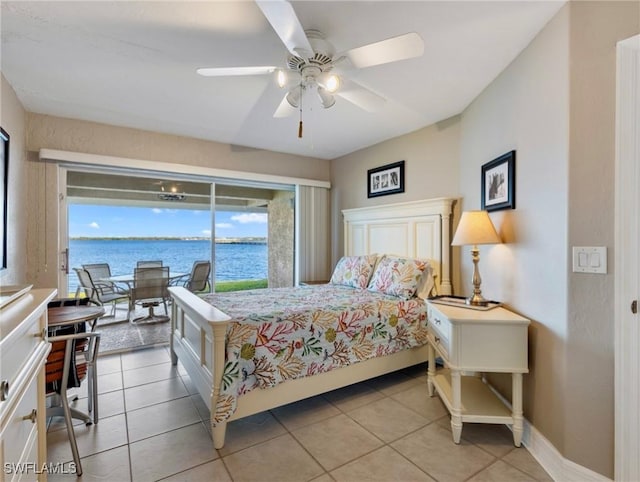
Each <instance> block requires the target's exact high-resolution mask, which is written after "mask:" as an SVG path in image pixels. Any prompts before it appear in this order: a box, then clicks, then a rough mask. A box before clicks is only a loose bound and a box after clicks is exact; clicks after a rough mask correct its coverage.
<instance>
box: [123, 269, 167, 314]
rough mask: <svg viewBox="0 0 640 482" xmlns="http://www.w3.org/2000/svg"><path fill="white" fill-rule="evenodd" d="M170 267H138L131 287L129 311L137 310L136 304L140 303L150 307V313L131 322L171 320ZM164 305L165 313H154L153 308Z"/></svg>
mask: <svg viewBox="0 0 640 482" xmlns="http://www.w3.org/2000/svg"><path fill="white" fill-rule="evenodd" d="M168 288H169V267H167V266H165V267H155V268H136V269H135V270H134V274H133V287H132V288H131V298H130V305H129V312H130V313H131V312H132V311H134V310H135V305H136V304H140V305H141V306H142V307H143V308H149V314H148V315H147V316H142V317H138V318H133V319H131V320H130V321H131V323H141V322H147V323H152V322H159V321H169V316H167V315H166V313H168V312H169V311H168V309H167V301H168V300H169V290H168ZM160 302H162V303H163V305H164V312H165V315H164V316H162V315H160V316H158V315H156V314H154V312H153V308H154V307H156V306H160Z"/></svg>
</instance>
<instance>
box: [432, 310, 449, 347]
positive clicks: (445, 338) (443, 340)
mask: <svg viewBox="0 0 640 482" xmlns="http://www.w3.org/2000/svg"><path fill="white" fill-rule="evenodd" d="M427 317H428V320H429V325H428V329H429V332H430V334H431V339H432V341H433V343H434V346H435V347H436V348H437V349H438V351H440V353H441V354H442V356H444V357H445V358H449V355H450V353H451V323H450V322H449V320H448V319H447V317H446V316H443V315H442V313H440V312H439V311H438V310H436V309H434V308H433V307H432V306H429V307H428V310H427Z"/></svg>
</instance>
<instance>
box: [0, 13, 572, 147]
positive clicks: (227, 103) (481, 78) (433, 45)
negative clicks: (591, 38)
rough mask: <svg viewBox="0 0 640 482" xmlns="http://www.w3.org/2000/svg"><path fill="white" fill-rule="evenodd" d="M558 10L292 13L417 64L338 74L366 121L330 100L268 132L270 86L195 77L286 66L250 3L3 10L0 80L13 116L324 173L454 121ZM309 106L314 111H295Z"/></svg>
mask: <svg viewBox="0 0 640 482" xmlns="http://www.w3.org/2000/svg"><path fill="white" fill-rule="evenodd" d="M563 3H564V2H561V1H549V2H546V1H536V0H533V1H497V2H485V1H470V2H461V1H441V2H436V1H411V2H401V1H376V2H363V1H331V2H329V1H299V2H292V5H293V8H294V10H295V12H296V13H297V15H298V18H299V19H300V22H301V23H302V26H303V27H304V28H305V29H318V30H320V31H322V32H323V33H324V34H325V35H326V36H327V39H328V40H329V41H330V42H331V43H332V44H333V45H334V47H335V48H336V51H338V52H340V51H345V50H348V49H351V48H354V47H358V46H360V45H364V44H368V43H371V42H375V41H378V40H383V39H387V38H390V37H394V36H397V35H400V34H404V33H407V32H417V33H418V34H419V35H420V36H421V37H422V39H423V40H424V45H425V51H424V55H423V56H422V57H419V58H414V59H409V60H403V61H399V62H394V63H391V64H385V65H380V66H375V67H369V68H367V69H361V70H352V71H349V72H348V75H349V78H351V79H354V80H357V81H358V82H359V83H360V84H362V85H364V86H366V87H368V88H369V89H371V90H372V91H374V92H375V93H377V94H379V95H381V96H383V97H384V98H386V99H387V102H386V103H385V104H384V106H383V108H382V109H381V110H380V111H378V112H376V113H368V112H365V111H363V110H361V109H359V108H357V107H355V106H354V105H353V104H350V103H349V102H347V101H345V100H344V99H341V98H338V101H337V102H336V104H335V105H334V106H333V107H331V108H330V109H326V110H325V109H322V107H320V105H319V104H317V105H312V106H311V110H308V108H307V109H305V110H304V112H303V120H304V136H303V138H302V139H298V138H297V128H298V116H297V115H294V116H291V117H286V118H274V117H273V113H274V111H275V109H276V108H277V106H278V105H279V103H280V101H281V99H282V97H283V92H282V91H281V90H280V89H279V88H278V87H277V85H276V83H275V82H274V79H273V78H272V77H271V76H252V77H226V78H225V77H214V78H207V77H202V76H200V75H197V74H196V69H197V68H199V67H237V66H249V65H276V66H280V65H281V66H283V67H284V65H285V60H286V56H287V50H286V48H285V47H284V45H283V44H282V42H281V41H280V39H279V37H278V36H277V35H276V33H275V32H274V30H273V29H272V27H271V26H270V24H269V23H268V22H267V20H266V19H265V18H264V16H263V15H262V12H261V11H260V9H259V8H258V7H257V5H256V4H255V3H253V2H251V1H229V2H221V1H196V2H185V1H168V2H156V1H141V2H124V1H114V2H97V1H70V2H57V1H49V2H43V1H37V2H25V1H17V2H8V1H4V0H3V1H2V2H1V8H2V10H1V22H2V23H1V27H2V30H1V32H2V51H1V57H0V58H1V65H2V73H3V75H4V76H5V78H6V79H7V80H8V81H9V83H10V84H11V85H12V87H13V88H14V89H15V91H16V93H17V95H18V97H19V99H20V101H21V102H22V104H23V105H24V107H25V109H26V110H28V111H30V112H36V113H42V114H50V115H54V116H60V117H69V118H75V119H82V120H88V121H95V122H102V123H107V124H114V125H119V126H126V127H134V128H139V129H145V130H151V131H157V132H163V133H171V134H177V135H182V136H189V137H195V138H200V139H208V140H213V141H219V142H223V143H228V144H234V145H243V146H249V147H253V148H259V149H268V150H272V151H281V152H289V153H294V154H300V155H307V156H312V157H318V158H325V159H333V158H336V157H339V156H341V155H344V154H347V153H350V152H353V151H355V150H358V149H361V148H363V147H366V146H369V145H372V144H375V143H378V142H381V141H383V140H385V139H389V138H392V137H396V136H398V135H401V134H404V133H407V132H411V131H414V130H416V129H419V128H421V127H424V126H426V125H430V124H433V123H435V122H438V121H440V120H443V119H446V118H448V117H451V116H453V115H456V114H459V113H460V112H461V111H462V110H464V109H465V107H467V106H468V105H469V103H470V102H471V101H472V100H473V99H474V98H475V97H476V96H477V95H478V94H479V93H480V92H481V91H482V90H483V89H484V88H485V87H486V86H487V84H489V83H490V82H491V81H492V80H493V79H494V78H495V77H496V76H497V75H498V74H499V73H500V72H501V71H502V70H503V69H504V68H505V67H506V66H507V65H508V64H509V63H510V62H511V61H512V60H513V59H514V58H515V57H516V56H517V55H518V53H519V52H520V51H521V50H522V49H523V48H524V47H526V46H527V45H528V43H529V42H530V41H531V40H532V39H533V38H534V37H535V35H536V34H537V33H538V32H539V31H540V30H541V29H542V27H543V26H544V25H545V24H546V23H547V22H548V21H549V20H550V19H551V17H552V16H553V15H554V14H555V13H556V12H557V11H558V10H559V8H560V7H561V6H562V4H563ZM307 104H312V102H311V101H310V102H307Z"/></svg>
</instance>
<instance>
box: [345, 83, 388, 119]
mask: <svg viewBox="0 0 640 482" xmlns="http://www.w3.org/2000/svg"><path fill="white" fill-rule="evenodd" d="M335 95H338V96H340V97H342V98H343V99H345V100H348V101H349V102H351V103H352V104H353V105H355V106H357V107H360V108H361V109H362V110H365V111H367V112H378V111H379V110H380V109H382V107H383V106H384V104H385V103H386V102H387V99H385V98H384V97H382V96H379V95H378V94H376V93H375V92H373V91H371V90H369V89H367V88H366V87H364V86H363V85H360V84H358V83H357V82H354V81H353V80H349V81H345V82H344V83H343V86H342V88H341V89H340V90H339V91H338V92H336V93H335Z"/></svg>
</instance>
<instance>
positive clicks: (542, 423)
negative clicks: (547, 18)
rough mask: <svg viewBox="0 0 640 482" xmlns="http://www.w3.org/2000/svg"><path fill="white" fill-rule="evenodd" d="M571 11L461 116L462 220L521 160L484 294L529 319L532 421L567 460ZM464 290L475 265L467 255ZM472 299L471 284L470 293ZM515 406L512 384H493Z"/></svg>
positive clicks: (490, 250) (484, 261) (487, 252)
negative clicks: (496, 173) (490, 181)
mask: <svg viewBox="0 0 640 482" xmlns="http://www.w3.org/2000/svg"><path fill="white" fill-rule="evenodd" d="M568 32H569V9H568V8H567V7H565V8H563V9H562V10H561V11H560V12H559V13H558V15H556V16H555V17H554V18H553V19H552V20H551V22H550V23H549V24H548V25H547V27H546V28H545V29H544V30H543V31H542V32H541V33H540V34H539V35H538V37H537V38H536V39H534V41H533V42H532V43H531V44H530V45H529V46H528V47H527V49H526V50H525V51H524V52H523V53H522V54H521V55H520V56H519V57H518V58H517V59H516V60H515V61H514V62H512V64H511V65H509V66H508V67H507V68H506V69H505V71H503V72H502V73H501V74H500V75H499V76H498V77H497V78H496V79H495V80H494V82H492V83H491V85H490V86H489V87H487V88H486V89H485V91H484V92H483V93H482V94H481V95H480V96H478V97H477V98H476V99H475V100H474V101H473V103H472V104H471V105H470V106H469V107H468V108H467V110H466V111H465V112H464V113H463V115H462V129H461V131H462V132H461V137H462V143H461V149H460V151H461V152H460V191H461V192H462V193H463V196H464V200H463V210H470V209H480V206H481V203H480V173H481V166H482V165H483V164H484V163H486V162H489V161H491V160H492V159H494V158H496V157H498V156H499V155H501V154H503V153H505V152H508V151H510V150H512V149H515V150H516V182H515V186H516V209H515V210H505V211H499V212H494V213H492V214H491V217H492V219H493V221H494V224H495V225H496V229H497V230H498V232H500V234H501V236H502V238H503V241H504V244H502V245H498V246H480V271H481V274H482V292H483V294H484V296H486V297H487V298H489V299H498V300H501V301H503V302H504V303H506V304H507V305H509V306H510V307H511V308H513V309H514V310H516V311H517V312H519V313H521V314H522V315H524V316H526V317H528V318H530V319H531V321H532V324H531V328H530V330H529V335H530V336H529V360H530V373H529V375H527V376H526V377H525V378H524V409H525V417H526V418H527V419H528V420H529V421H530V422H532V423H533V425H534V426H535V427H536V429H538V430H539V431H540V432H542V434H543V435H544V436H545V437H546V438H547V439H549V440H550V441H551V443H553V445H554V446H555V447H556V448H557V449H558V450H560V452H564V450H563V448H564V443H565V442H564V439H565V427H564V424H565V410H564V407H565V404H564V394H565V391H566V390H565V388H566V370H565V359H566V350H567V345H566V344H567V333H566V331H567V330H566V319H567V259H568V258H567V196H568V187H569V180H568V169H567V165H568V148H569V146H568V139H567V131H568V128H569V126H568V122H569V64H568V59H569V35H568ZM462 267H463V269H462V276H463V280H465V279H470V278H471V275H472V270H473V265H472V263H471V258H470V255H469V251H468V248H464V249H463V250H462ZM465 288H466V294H469V292H470V287H469V284H468V283H466V284H465ZM493 381H494V383H498V385H499V386H500V389H501V391H503V392H506V393H505V394H507V395H509V396H510V390H509V384H508V383H506V382H507V380H504V379H500V380H497V379H496V378H495V377H494V379H493Z"/></svg>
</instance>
